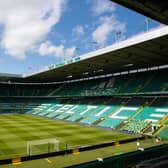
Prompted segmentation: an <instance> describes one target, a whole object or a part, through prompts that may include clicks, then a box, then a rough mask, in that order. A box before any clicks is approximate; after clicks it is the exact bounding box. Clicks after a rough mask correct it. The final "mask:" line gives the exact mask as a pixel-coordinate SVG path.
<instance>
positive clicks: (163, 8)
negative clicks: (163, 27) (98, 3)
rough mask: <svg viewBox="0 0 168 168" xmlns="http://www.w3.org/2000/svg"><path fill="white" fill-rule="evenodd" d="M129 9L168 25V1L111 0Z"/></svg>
mask: <svg viewBox="0 0 168 168" xmlns="http://www.w3.org/2000/svg"><path fill="white" fill-rule="evenodd" d="M111 1H114V2H116V3H118V4H120V5H123V6H125V7H127V8H129V9H132V10H134V11H136V12H139V13H141V14H143V15H146V16H148V17H150V18H153V19H155V20H157V21H159V22H162V23H164V24H168V1H167V0H111Z"/></svg>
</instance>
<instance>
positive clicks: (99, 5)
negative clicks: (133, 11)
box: [92, 0, 115, 16]
mask: <svg viewBox="0 0 168 168" xmlns="http://www.w3.org/2000/svg"><path fill="white" fill-rule="evenodd" d="M114 11H115V4H114V3H113V2H111V1H110V0H103V1H102V0H94V3H93V7H92V12H93V13H94V14H95V15H96V16H99V15H101V14H104V13H107V12H114Z"/></svg>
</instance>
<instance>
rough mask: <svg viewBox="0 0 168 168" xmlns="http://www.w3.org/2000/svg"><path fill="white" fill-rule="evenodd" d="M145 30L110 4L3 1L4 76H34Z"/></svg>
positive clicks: (0, 44)
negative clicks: (43, 70) (33, 74)
mask: <svg viewBox="0 0 168 168" xmlns="http://www.w3.org/2000/svg"><path fill="white" fill-rule="evenodd" d="M158 26H160V23H157V22H156V21H154V20H150V22H149V29H153V28H155V27H158ZM145 31H146V17H145V16H142V15H140V14H137V13H135V12H133V11H130V10H128V9H126V8H124V7H121V6H119V5H117V4H115V3H112V2H111V1H109V0H104V1H102V0H47V1H46V0H29V1H27V0H5V1H0V53H1V54H0V73H17V74H30V73H32V72H36V71H39V70H42V69H46V68H47V67H48V66H49V65H51V64H56V63H59V62H62V61H63V60H68V59H71V58H73V57H75V56H78V55H81V54H84V53H87V52H90V51H92V50H95V49H97V48H101V47H105V46H107V45H111V44H113V43H114V42H116V41H120V40H124V39H127V38H129V37H131V36H134V35H136V34H138V33H142V32H145ZM117 32H118V33H117ZM116 34H118V35H116Z"/></svg>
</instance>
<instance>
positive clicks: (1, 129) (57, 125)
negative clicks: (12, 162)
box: [0, 114, 133, 159]
mask: <svg viewBox="0 0 168 168" xmlns="http://www.w3.org/2000/svg"><path fill="white" fill-rule="evenodd" d="M132 137H133V136H132V135H126V134H122V133H118V132H112V131H110V130H102V129H98V128H93V127H87V126H83V125H76V124H72V123H67V122H63V121H56V120H51V119H45V118H40V117H35V116H31V115H24V114H12V115H0V159H5V158H14V157H19V156H25V155H27V151H26V148H27V142H28V141H32V140H41V139H49V138H55V139H57V140H59V142H60V145H59V148H60V150H65V149H70V148H74V147H77V146H82V145H91V144H97V143H101V142H106V141H113V140H114V141H115V140H121V139H128V138H132ZM34 152H35V153H34V154H37V153H45V152H47V147H46V146H43V147H40V146H39V147H36V148H35V149H34Z"/></svg>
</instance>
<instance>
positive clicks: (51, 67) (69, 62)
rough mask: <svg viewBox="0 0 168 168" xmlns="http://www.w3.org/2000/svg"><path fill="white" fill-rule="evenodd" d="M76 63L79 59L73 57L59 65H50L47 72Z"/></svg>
mask: <svg viewBox="0 0 168 168" xmlns="http://www.w3.org/2000/svg"><path fill="white" fill-rule="evenodd" d="M78 61H80V57H75V58H73V59H70V60H67V61H65V62H61V63H59V64H52V65H50V66H48V69H49V70H51V69H55V68H58V67H61V66H64V65H68V64H72V63H74V62H78Z"/></svg>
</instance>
